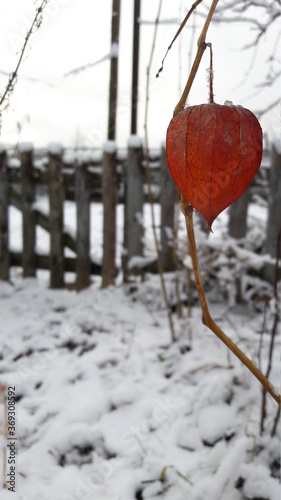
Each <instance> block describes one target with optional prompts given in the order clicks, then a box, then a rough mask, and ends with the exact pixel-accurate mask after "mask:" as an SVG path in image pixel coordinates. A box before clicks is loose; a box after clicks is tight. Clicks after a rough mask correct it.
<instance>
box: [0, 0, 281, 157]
mask: <svg viewBox="0 0 281 500" xmlns="http://www.w3.org/2000/svg"><path fill="white" fill-rule="evenodd" d="M40 3H41V2H37V3H36V4H35V5H34V0H9V1H7V0H0V7H1V18H0V37H1V56H0V71H6V72H11V71H13V70H14V69H15V65H16V61H17V58H18V56H19V50H20V48H21V46H22V42H23V38H22V37H23V36H25V34H26V32H27V30H28V28H29V26H30V24H31V22H32V20H33V17H34V12H35V7H36V6H39V5H40ZM192 3H193V2H192V1H191V0H183V1H181V0H163V8H162V14H161V18H162V19H167V18H174V19H176V18H179V13H180V6H181V5H182V9H183V12H182V15H183V16H184V15H185V13H186V11H187V9H188V8H189V7H190V5H191V4H192ZM204 4H206V6H207V5H209V4H210V0H206V1H205V2H204ZM111 6H112V0H102V1H101V0H80V1H78V0H51V2H50V4H49V5H48V8H47V10H46V13H45V21H44V24H43V25H42V26H41V28H40V30H39V31H38V32H37V33H36V34H35V35H34V36H33V37H32V38H31V40H30V48H29V50H28V53H27V57H26V58H25V60H24V62H23V64H22V66H21V70H20V73H19V80H18V83H17V85H16V88H15V91H14V93H13V95H12V97H11V99H10V107H9V109H8V110H5V111H4V112H3V117H2V121H3V125H2V133H1V137H0V141H1V142H4V143H9V144H14V143H15V142H17V141H18V138H19V136H18V131H17V123H21V125H22V132H21V137H20V140H22V141H31V142H33V143H34V145H35V146H46V145H47V144H48V143H49V142H54V141H56V142H57V141H58V142H61V143H62V144H63V145H64V146H94V147H99V146H101V145H102V143H103V142H104V140H105V139H106V123H107V103H108V83H109V82H108V80H109V60H105V61H104V62H101V63H100V64H98V65H96V66H94V67H92V68H90V69H89V70H87V71H83V72H80V73H79V74H77V75H74V76H71V77H68V78H66V77H64V74H65V73H67V72H69V71H70V70H72V69H73V68H76V67H80V66H83V65H86V64H88V63H94V62H95V61H98V60H100V59H102V58H103V57H104V56H106V54H108V53H109V51H110V23H111ZM157 10H158V1H156V0H155V1H154V2H152V1H151V0H142V9H141V18H142V19H145V20H153V19H155V17H156V13H157ZM201 11H202V8H201ZM132 21H133V0H121V23H120V43H119V93H118V111H119V117H118V122H117V144H118V146H120V147H123V146H125V145H126V143H127V139H128V136H129V133H130V92H131V91H130V85H131V59H132ZM193 22H194V21H193V19H191V20H190V21H189V23H190V24H189V27H188V28H186V29H185V30H184V33H183V35H182V36H181V40H178V41H177V42H176V43H175V44H174V47H173V48H172V50H171V51H170V53H169V55H168V57H167V59H166V62H165V67H164V71H163V72H162V73H161V77H160V78H159V79H156V78H155V73H156V71H157V69H158V68H159V67H160V65H161V60H162V59H163V56H164V54H165V52H166V49H167V47H168V45H169V44H170V42H171V40H172V38H173V35H174V34H175V32H176V29H177V26H176V25H171V24H170V25H161V26H160V27H159V29H158V37H157V43H156V50H155V54H154V59H153V71H152V74H151V89H150V108H149V123H148V132H149V141H150V146H152V147H158V146H159V145H160V144H161V142H162V141H163V140H164V139H165V134H166V129H167V126H168V123H169V121H170V119H171V117H172V113H173V109H174V107H175V105H176V103H177V100H178V98H179V87H181V88H182V87H183V85H184V84H185V81H186V78H187V74H188V64H189V58H188V54H189V50H190V40H191V37H192V30H191V26H192V23H193ZM202 23H203V20H202V18H201V17H200V16H199V15H198V14H197V15H196V18H195V24H196V26H197V30H196V39H197V37H198V34H199V31H198V30H199V28H200V27H202ZM276 28H277V27H275V29H274V30H269V32H268V34H267V35H266V37H265V38H264V39H263V40H262V41H261V43H260V46H259V50H258V53H257V56H256V59H255V64H254V67H253V69H252V70H251V72H250V75H249V76H248V78H247V79H246V81H244V82H243V80H244V77H245V74H246V73H247V72H248V70H249V66H250V63H251V60H252V55H253V52H252V51H251V50H239V49H241V48H242V46H243V45H244V44H246V43H247V42H248V41H249V40H250V39H251V38H252V36H253V34H252V32H251V30H250V27H249V26H248V25H247V24H245V23H242V22H241V23H238V24H236V25H235V26H233V27H231V26H230V25H228V26H224V25H222V24H220V25H217V24H213V25H212V27H211V28H210V30H209V33H208V40H207V41H210V42H212V44H213V50H214V69H215V81H214V92H215V101H216V102H218V103H221V104H223V103H224V101H225V100H231V101H233V102H234V103H235V104H241V105H243V106H245V107H247V108H249V109H251V110H252V111H253V112H255V111H257V110H260V109H261V108H265V107H266V106H268V105H269V104H270V103H271V102H272V101H273V100H274V99H277V98H278V97H280V89H279V85H277V84H276V85H275V86H274V87H273V88H267V89H265V90H263V91H262V92H260V93H259V94H256V85H257V84H258V83H260V82H261V81H262V80H263V78H264V74H265V72H266V71H267V63H266V60H267V58H268V56H269V54H270V51H271V50H272V46H273V42H274V39H275V35H276ZM153 30H154V28H153V26H152V25H142V26H141V33H140V37H141V53H140V76H139V87H140V104H139V115H138V118H139V119H138V134H139V135H140V136H143V135H144V133H143V122H144V105H145V99H144V97H145V78H146V76H145V75H146V67H147V64H148V61H149V57H150V51H151V42H152V36H153ZM195 49H196V43H195V44H194V49H193V57H194V55H195ZM179 66H181V72H180V71H179ZM208 66H209V55H208V53H207V51H206V53H205V55H204V57H203V61H202V64H201V68H200V71H199V73H198V75H197V77H196V80H195V84H194V87H193V89H192V92H191V94H190V99H189V104H198V103H203V102H207V99H208V88H207V79H206V69H207V68H208ZM180 76H181V82H180ZM6 83H7V77H6V76H4V75H3V74H0V91H3V90H4V88H5V85H6ZM279 84H280V82H279ZM27 117H29V118H28V119H27ZM261 125H262V128H263V131H264V133H267V134H268V135H269V136H270V137H273V136H274V135H277V134H279V133H280V117H279V110H278V109H275V110H274V111H272V112H270V113H268V114H267V115H265V116H264V117H263V118H262V119H261Z"/></svg>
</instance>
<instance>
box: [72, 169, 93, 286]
mask: <svg viewBox="0 0 281 500" xmlns="http://www.w3.org/2000/svg"><path fill="white" fill-rule="evenodd" d="M75 177H76V181H75V199H76V214H77V234H76V255H77V259H76V289H77V290H82V289H83V288H87V287H88V286H89V284H90V190H89V180H88V177H89V176H88V172H87V167H86V165H83V164H79V163H77V165H76V169H75Z"/></svg>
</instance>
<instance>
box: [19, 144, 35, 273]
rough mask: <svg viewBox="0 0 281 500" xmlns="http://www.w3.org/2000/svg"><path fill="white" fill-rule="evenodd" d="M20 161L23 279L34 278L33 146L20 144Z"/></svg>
mask: <svg viewBox="0 0 281 500" xmlns="http://www.w3.org/2000/svg"><path fill="white" fill-rule="evenodd" d="M19 150H20V160H21V199H22V241H23V249H22V267H23V277H24V278H29V277H34V276H36V254H35V230H36V226H35V215H34V211H33V203H34V200H35V184H34V176H33V146H32V144H31V143H22V144H20V147H19Z"/></svg>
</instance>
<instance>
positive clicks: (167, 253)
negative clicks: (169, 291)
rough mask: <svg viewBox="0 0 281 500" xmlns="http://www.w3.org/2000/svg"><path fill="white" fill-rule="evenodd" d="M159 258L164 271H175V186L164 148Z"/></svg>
mask: <svg viewBox="0 0 281 500" xmlns="http://www.w3.org/2000/svg"><path fill="white" fill-rule="evenodd" d="M160 172H161V195H160V205H161V256H162V265H163V269H164V271H173V270H174V269H175V252H174V219H175V217H174V214H175V201H176V184H175V182H174V181H173V179H172V177H171V174H170V171H169V167H168V162H167V157H166V148H165V146H164V145H162V148H161V169H160Z"/></svg>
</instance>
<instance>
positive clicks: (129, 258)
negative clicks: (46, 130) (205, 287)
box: [0, 143, 281, 290]
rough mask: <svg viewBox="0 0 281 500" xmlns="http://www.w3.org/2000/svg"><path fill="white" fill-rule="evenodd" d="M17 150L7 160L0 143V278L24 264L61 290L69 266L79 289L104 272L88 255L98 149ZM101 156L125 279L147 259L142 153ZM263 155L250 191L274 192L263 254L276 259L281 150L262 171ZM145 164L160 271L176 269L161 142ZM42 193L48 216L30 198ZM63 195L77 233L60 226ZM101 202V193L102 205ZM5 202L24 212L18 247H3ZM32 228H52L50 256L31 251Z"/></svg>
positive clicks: (234, 214)
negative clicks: (120, 218) (116, 206)
mask: <svg viewBox="0 0 281 500" xmlns="http://www.w3.org/2000/svg"><path fill="white" fill-rule="evenodd" d="M138 149H140V148H138ZM18 151H19V154H18V158H11V157H10V155H8V154H7V152H6V150H5V148H4V147H3V146H2V145H1V147H0V279H3V280H8V279H9V270H10V266H20V267H22V268H23V275H24V276H25V277H28V276H35V275H36V270H37V269H49V270H50V286H51V287H53V288H59V287H63V286H64V273H65V271H72V272H75V273H76V288H77V289H78V290H80V289H82V288H85V287H86V286H88V285H89V283H90V276H91V274H101V273H102V266H101V264H100V263H98V262H94V261H93V260H92V259H91V258H90V236H91V235H90V220H89V213H90V203H91V201H102V186H103V181H102V172H103V169H102V161H103V160H102V153H101V152H95V153H94V154H93V153H92V154H91V156H89V154H86V152H85V151H80V152H78V153H77V152H76V153H74V152H73V151H72V152H70V151H65V152H63V150H62V148H61V146H60V145H59V144H51V145H50V147H49V148H48V150H47V154H45V155H42V154H41V156H38V152H37V151H33V148H32V144H30V143H24V144H21V145H20V147H19V150H18ZM106 154H107V156H109V157H112V158H111V160H110V158H109V160H110V161H112V162H113V169H114V171H115V173H116V182H117V186H118V190H117V198H118V200H117V201H118V202H119V203H125V210H124V217H125V220H124V259H123V262H122V266H123V271H124V275H125V276H126V275H128V274H130V273H132V272H135V271H136V269H134V266H133V265H132V263H133V262H138V264H137V265H136V266H135V267H136V268H141V267H142V266H143V270H145V269H146V267H147V266H148V264H147V259H145V258H144V256H143V237H144V231H143V227H142V204H143V203H144V202H145V201H146V200H147V185H146V181H145V172H144V170H145V168H144V167H145V161H144V159H143V155H142V154H141V152H140V151H138V152H137V150H136V151H134V148H130V144H128V151H127V152H126V153H125V152H124V151H123V152H120V151H117V152H116V151H113V152H107V153H106ZM268 158H269V156H268V153H266V154H265V156H264V163H263V167H264V168H263V169H261V170H262V171H261V174H260V178H259V180H258V182H257V183H256V185H255V189H256V193H258V194H260V192H261V190H264V192H266V191H267V190H268V188H269V186H270V189H271V190H272V196H271V195H270V196H269V197H268V199H269V200H270V204H269V218H268V220H269V221H271V222H270V227H269V229H268V231H267V233H268V238H267V251H268V252H269V253H270V254H271V255H272V256H275V254H274V252H275V240H276V235H275V233H274V231H272V220H273V219H274V218H275V219H274V220H276V227H277V226H278V223H279V225H280V224H281V221H279V219H280V216H281V215H280V214H281V210H280V206H281V202H280V200H281V188H280V178H281V176H280V168H281V164H280V154H279V152H278V151H276V150H273V155H272V165H271V169H269V168H268V167H269V161H268ZM107 161H108V159H107ZM149 169H150V179H151V183H152V191H153V195H154V201H157V202H159V203H160V206H161V251H162V262H163V267H164V270H167V271H168V270H172V269H174V249H173V234H174V205H175V202H176V198H177V191H176V188H175V185H174V183H173V181H172V179H171V177H170V175H169V171H168V167H167V162H166V153H165V149H164V147H163V146H162V148H161V150H158V151H151V152H150V158H149ZM269 170H270V176H269V175H268V172H269ZM269 177H270V183H269V181H268V179H269ZM273 177H274V179H273ZM278 179H279V181H278ZM42 190H44V191H45V192H46V191H47V192H48V196H49V214H48V215H46V213H43V212H41V211H40V210H39V209H38V208H37V207H36V206H35V203H34V202H35V199H36V194H38V195H40V192H42ZM140 190H141V192H142V194H141V196H140ZM245 196H246V197H247V199H244V200H243V196H242V197H241V199H240V201H239V200H238V201H237V202H236V203H235V204H234V205H233V206H232V208H231V210H230V212H229V213H230V218H229V232H230V234H231V235H232V236H233V237H236V238H241V237H243V236H245V232H246V229H247V227H246V224H242V223H241V220H242V221H243V222H244V221H245V220H246V214H247V205H248V202H249V196H248V194H246V195H245ZM64 200H72V201H74V202H75V203H76V209H77V210H76V213H77V221H76V222H77V234H76V236H75V237H74V236H73V234H71V233H70V232H69V231H67V230H66V229H65V228H64V224H63V207H64ZM104 200H105V198H104V197H103V202H104ZM9 205H13V206H15V207H16V208H17V209H18V210H20V211H21V212H22V234H23V250H22V252H15V251H11V250H10V249H9V228H8V207H9ZM241 215H242V219H241ZM239 221H240V222H239ZM109 224H110V221H109ZM36 225H39V226H41V227H42V228H44V229H45V230H46V231H48V232H49V233H50V254H49V255H38V254H36V252H35V246H36V245H35V243H36V242H35V233H36ZM278 227H279V226H278ZM104 237H105V236H104ZM274 238H275V240H274ZM271 241H272V243H270V242H271ZM64 247H67V248H69V249H71V250H72V251H73V252H74V253H75V254H76V257H65V256H64ZM104 262H105V261H104ZM139 263H141V264H139ZM156 268H157V266H156V263H155V261H154V262H152V263H151V261H150V262H149V269H150V270H152V271H153V270H156Z"/></svg>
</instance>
